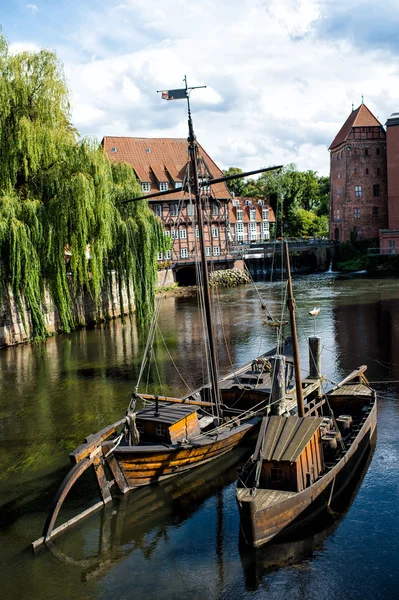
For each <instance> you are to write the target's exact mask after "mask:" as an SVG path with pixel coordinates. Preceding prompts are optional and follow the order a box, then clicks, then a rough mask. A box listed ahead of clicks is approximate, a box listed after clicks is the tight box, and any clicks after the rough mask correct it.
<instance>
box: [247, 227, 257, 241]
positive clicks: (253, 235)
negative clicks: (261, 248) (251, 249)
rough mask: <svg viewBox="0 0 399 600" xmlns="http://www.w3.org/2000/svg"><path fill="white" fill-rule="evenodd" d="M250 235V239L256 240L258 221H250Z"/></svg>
mask: <svg viewBox="0 0 399 600" xmlns="http://www.w3.org/2000/svg"><path fill="white" fill-rule="evenodd" d="M248 237H249V239H250V240H256V223H248Z"/></svg>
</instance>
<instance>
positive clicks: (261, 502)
mask: <svg viewBox="0 0 399 600" xmlns="http://www.w3.org/2000/svg"><path fill="white" fill-rule="evenodd" d="M296 495H297V492H286V491H284V490H262V489H258V490H256V506H257V509H259V508H260V509H264V508H267V507H268V506H271V505H272V504H278V503H279V502H284V500H288V498H292V497H293V496H296ZM252 499H253V496H251V494H250V493H249V490H247V489H246V488H237V500H238V501H239V502H240V501H243V500H244V501H245V500H246V501H248V500H252Z"/></svg>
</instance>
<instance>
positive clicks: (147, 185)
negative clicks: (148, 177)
mask: <svg viewBox="0 0 399 600" xmlns="http://www.w3.org/2000/svg"><path fill="white" fill-rule="evenodd" d="M141 191H142V192H151V183H150V182H149V181H143V183H142V184H141Z"/></svg>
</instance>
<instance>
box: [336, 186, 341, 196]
mask: <svg viewBox="0 0 399 600" xmlns="http://www.w3.org/2000/svg"><path fill="white" fill-rule="evenodd" d="M337 198H341V188H337Z"/></svg>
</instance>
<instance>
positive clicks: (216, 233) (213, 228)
mask: <svg viewBox="0 0 399 600" xmlns="http://www.w3.org/2000/svg"><path fill="white" fill-rule="evenodd" d="M218 236H219V231H218V228H217V227H212V237H213V238H217V237H218Z"/></svg>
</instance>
